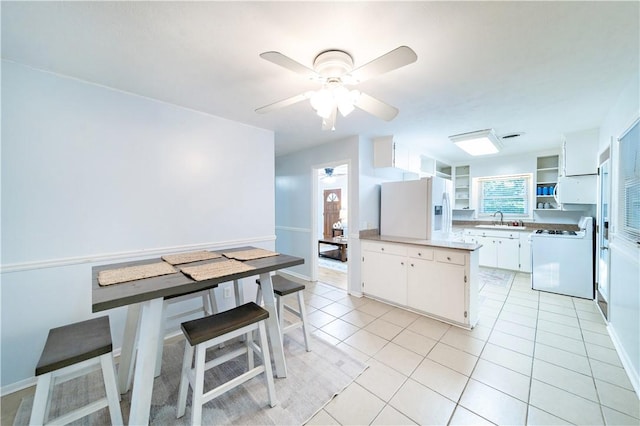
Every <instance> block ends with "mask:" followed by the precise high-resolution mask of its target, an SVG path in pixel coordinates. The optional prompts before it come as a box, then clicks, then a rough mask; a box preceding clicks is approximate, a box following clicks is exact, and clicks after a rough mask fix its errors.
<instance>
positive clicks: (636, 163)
mask: <svg viewBox="0 0 640 426" xmlns="http://www.w3.org/2000/svg"><path fill="white" fill-rule="evenodd" d="M618 159H619V163H620V175H619V181H618V194H619V199H620V214H619V220H620V224H621V225H622V226H619V233H620V236H621V237H622V238H624V239H626V240H629V241H631V242H634V243H637V244H640V119H638V120H636V121H635V122H634V124H632V125H631V127H630V128H629V130H628V131H627V132H625V133H624V134H623V135H622V137H621V138H620V139H619V155H618Z"/></svg>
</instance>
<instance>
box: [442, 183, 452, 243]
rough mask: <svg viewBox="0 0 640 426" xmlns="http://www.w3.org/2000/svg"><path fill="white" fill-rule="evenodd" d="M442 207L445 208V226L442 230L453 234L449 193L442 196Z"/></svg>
mask: <svg viewBox="0 0 640 426" xmlns="http://www.w3.org/2000/svg"><path fill="white" fill-rule="evenodd" d="M442 205H443V207H444V217H443V219H444V226H443V229H442V230H443V231H444V232H446V233H449V232H451V202H450V200H449V193H448V192H444V193H443V194H442Z"/></svg>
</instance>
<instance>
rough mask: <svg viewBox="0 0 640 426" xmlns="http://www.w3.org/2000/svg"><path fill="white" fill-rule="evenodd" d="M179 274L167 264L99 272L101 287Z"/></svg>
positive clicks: (160, 263)
mask: <svg viewBox="0 0 640 426" xmlns="http://www.w3.org/2000/svg"><path fill="white" fill-rule="evenodd" d="M176 272H178V271H177V270H176V268H174V267H173V266H171V265H169V264H168V263H165V262H158V263H150V264H148V265H138V266H128V267H126V268H118V269H107V270H106V271H100V272H98V284H100V285H101V286H106V285H111V284H119V283H124V282H128V281H135V280H142V279H144V278H151V277H159V276H161V275H168V274H173V273H176Z"/></svg>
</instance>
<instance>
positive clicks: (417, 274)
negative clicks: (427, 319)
mask: <svg viewBox="0 0 640 426" xmlns="http://www.w3.org/2000/svg"><path fill="white" fill-rule="evenodd" d="M408 262H409V263H408V266H407V304H408V305H409V307H411V308H414V309H417V310H420V311H424V312H431V311H430V309H432V308H433V305H434V304H437V303H435V301H436V300H437V299H434V298H435V297H436V295H435V294H434V293H433V287H438V286H439V283H436V282H435V279H434V276H433V273H434V265H435V263H436V262H435V261H434V260H423V259H409V260H408Z"/></svg>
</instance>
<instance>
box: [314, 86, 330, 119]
mask: <svg viewBox="0 0 640 426" xmlns="http://www.w3.org/2000/svg"><path fill="white" fill-rule="evenodd" d="M310 102H311V107H312V108H313V109H314V110H315V111H316V113H318V115H319V116H320V117H322V118H329V117H330V116H331V113H332V112H333V109H334V108H335V106H336V105H335V101H334V100H333V94H332V93H331V91H330V90H329V89H326V88H322V89H320V90H318V91H317V92H315V93H314V94H313V95H312V96H311V99H310Z"/></svg>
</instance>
